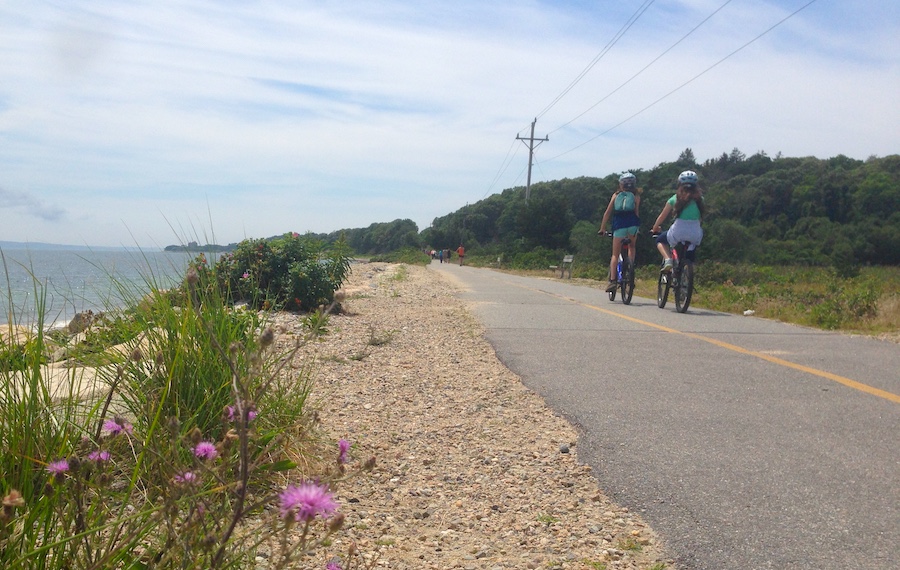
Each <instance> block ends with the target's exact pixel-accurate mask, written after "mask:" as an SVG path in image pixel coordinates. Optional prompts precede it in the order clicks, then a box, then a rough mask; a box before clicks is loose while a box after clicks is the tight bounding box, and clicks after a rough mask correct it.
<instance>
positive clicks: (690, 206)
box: [653, 170, 706, 272]
mask: <svg viewBox="0 0 900 570" xmlns="http://www.w3.org/2000/svg"><path fill="white" fill-rule="evenodd" d="M672 212H674V213H675V221H674V222H673V223H672V225H671V226H670V227H669V230H668V231H667V232H665V233H662V223H663V222H664V221H665V220H666V218H667V217H669V214H671V213H672ZM705 213H706V205H705V204H704V203H703V191H702V190H701V189H700V183H699V180H698V178H697V173H696V172H694V171H692V170H685V171H684V172H682V173H681V174H679V175H678V189H677V190H675V195H673V196H672V197H671V198H669V199H668V200H667V201H666V205H665V206H663V209H662V212H660V214H659V217H658V218H656V223H654V224H653V233H657V232H659V237H658V238H656V249H658V250H659V253H660V254H662V256H663V267H662V270H663V271H664V272H669V271H672V254H671V252H670V250H669V248H670V247H673V246H674V245H675V244H676V243H678V242H681V241H689V242H691V247H690V249H689V250H688V252H689V254H690V255H693V251H694V249H696V248H697V246H698V245H700V242H701V241H702V240H703V228H702V227H700V221H701V220H702V219H703V215H704V214H705Z"/></svg>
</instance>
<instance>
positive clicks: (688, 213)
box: [668, 194, 702, 220]
mask: <svg viewBox="0 0 900 570" xmlns="http://www.w3.org/2000/svg"><path fill="white" fill-rule="evenodd" d="M676 200H677V197H676V195H675V194H672V197H671V198H669V200H668V203H669V205H670V206H672V207H673V208H674V207H675V202H676ZM701 200H702V198H701ZM678 219H679V220H699V219H700V207H699V206H697V201H696V200H691V201H690V202H688V205H687V206H685V207H684V210H682V211H681V215H680V216H678Z"/></svg>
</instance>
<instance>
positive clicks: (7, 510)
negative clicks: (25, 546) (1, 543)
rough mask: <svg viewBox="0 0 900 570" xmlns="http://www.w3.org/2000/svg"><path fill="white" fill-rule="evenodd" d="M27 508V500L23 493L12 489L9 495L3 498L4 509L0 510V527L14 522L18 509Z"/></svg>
mask: <svg viewBox="0 0 900 570" xmlns="http://www.w3.org/2000/svg"><path fill="white" fill-rule="evenodd" d="M24 506H25V499H23V498H22V493H20V492H18V491H16V490H15V489H10V491H9V494H8V495H6V496H5V497H3V508H2V509H0V525H5V524H6V523H8V522H9V521H11V520H12V518H13V516H14V515H15V514H16V509H17V508H19V509H21V508H22V507H24Z"/></svg>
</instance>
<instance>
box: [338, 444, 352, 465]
mask: <svg viewBox="0 0 900 570" xmlns="http://www.w3.org/2000/svg"><path fill="white" fill-rule="evenodd" d="M348 451H350V442H349V441H347V440H346V439H341V440H340V441H338V463H347V452H348Z"/></svg>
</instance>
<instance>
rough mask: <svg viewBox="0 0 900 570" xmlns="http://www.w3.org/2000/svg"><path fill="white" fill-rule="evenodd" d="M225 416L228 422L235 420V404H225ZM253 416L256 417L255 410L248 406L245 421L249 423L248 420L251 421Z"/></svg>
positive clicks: (236, 417) (236, 416)
mask: <svg viewBox="0 0 900 570" xmlns="http://www.w3.org/2000/svg"><path fill="white" fill-rule="evenodd" d="M225 418H226V419H227V420H228V421H229V422H234V421H237V419H238V415H237V406H225ZM254 418H256V410H254V409H253V408H250V409H249V410H247V423H248V424H249V423H250V422H252V421H253V419H254Z"/></svg>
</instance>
